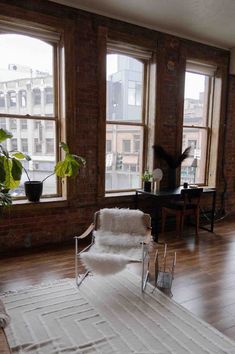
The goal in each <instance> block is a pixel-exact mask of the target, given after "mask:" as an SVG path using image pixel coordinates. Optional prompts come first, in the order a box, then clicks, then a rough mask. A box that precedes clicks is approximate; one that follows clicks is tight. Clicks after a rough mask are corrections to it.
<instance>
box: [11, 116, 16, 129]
mask: <svg viewBox="0 0 235 354" xmlns="http://www.w3.org/2000/svg"><path fill="white" fill-rule="evenodd" d="M9 128H10V130H11V129H12V130H15V129H17V121H16V119H14V118H13V119H11V120H10V121H9Z"/></svg>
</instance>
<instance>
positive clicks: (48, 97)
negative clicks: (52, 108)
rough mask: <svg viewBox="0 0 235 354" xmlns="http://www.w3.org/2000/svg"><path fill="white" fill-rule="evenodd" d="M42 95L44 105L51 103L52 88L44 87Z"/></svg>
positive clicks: (52, 98) (52, 99)
mask: <svg viewBox="0 0 235 354" xmlns="http://www.w3.org/2000/svg"><path fill="white" fill-rule="evenodd" d="M44 94H45V104H49V103H53V101H54V97H53V90H52V87H46V88H45V91H44Z"/></svg>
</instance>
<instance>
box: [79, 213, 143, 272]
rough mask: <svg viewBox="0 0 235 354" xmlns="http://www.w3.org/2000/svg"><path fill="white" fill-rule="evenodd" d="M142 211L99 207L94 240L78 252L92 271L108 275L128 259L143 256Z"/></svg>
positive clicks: (122, 265)
mask: <svg viewBox="0 0 235 354" xmlns="http://www.w3.org/2000/svg"><path fill="white" fill-rule="evenodd" d="M143 218H144V213H143V212H142V211H140V210H130V209H118V208H114V209H101V210H100V229H99V230H98V231H94V236H95V244H94V245H93V246H92V247H91V248H90V250H89V252H84V253H82V254H81V255H80V257H81V261H82V263H83V264H84V265H85V267H86V268H87V269H88V270H91V271H92V272H93V273H97V274H101V275H107V274H114V273H117V272H120V271H121V270H123V269H124V268H125V267H126V265H127V264H128V263H129V262H130V261H137V262H140V261H141V259H142V246H141V242H142V241H145V235H146V226H145V225H144V220H143Z"/></svg>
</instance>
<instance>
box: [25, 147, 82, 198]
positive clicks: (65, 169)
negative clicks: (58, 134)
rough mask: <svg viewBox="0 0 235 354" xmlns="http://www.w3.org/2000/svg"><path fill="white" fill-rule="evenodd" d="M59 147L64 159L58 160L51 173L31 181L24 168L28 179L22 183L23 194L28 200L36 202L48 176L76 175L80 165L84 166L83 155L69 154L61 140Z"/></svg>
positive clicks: (67, 148)
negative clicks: (38, 179) (39, 179)
mask: <svg viewBox="0 0 235 354" xmlns="http://www.w3.org/2000/svg"><path fill="white" fill-rule="evenodd" d="M60 148H61V149H62V150H63V151H64V154H65V156H64V159H63V160H61V161H58V162H57V164H56V165H55V168H54V171H53V173H51V174H49V175H48V176H47V177H45V178H44V179H43V180H42V181H32V180H31V179H30V177H29V174H28V172H27V170H26V169H25V168H24V167H23V168H24V171H25V173H26V176H27V178H28V181H26V182H25V183H24V187H25V194H26V197H27V198H28V200H29V201H31V202H38V201H39V200H40V198H41V195H42V192H43V182H44V181H45V180H47V179H48V178H49V177H51V176H53V175H56V176H57V177H61V178H64V177H76V176H77V174H78V171H79V169H80V168H81V167H83V166H85V164H86V161H85V159H84V158H83V157H81V156H78V155H75V154H71V153H70V151H69V147H68V145H67V144H65V143H63V142H61V143H60Z"/></svg>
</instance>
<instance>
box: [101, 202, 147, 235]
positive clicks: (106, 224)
mask: <svg viewBox="0 0 235 354" xmlns="http://www.w3.org/2000/svg"><path fill="white" fill-rule="evenodd" d="M143 219H144V213H143V212H142V211H140V210H131V209H118V208H113V209H101V210H100V229H101V230H103V231H112V232H113V233H122V234H124V233H128V234H137V235H145V234H146V226H145V225H144V221H143Z"/></svg>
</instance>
